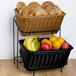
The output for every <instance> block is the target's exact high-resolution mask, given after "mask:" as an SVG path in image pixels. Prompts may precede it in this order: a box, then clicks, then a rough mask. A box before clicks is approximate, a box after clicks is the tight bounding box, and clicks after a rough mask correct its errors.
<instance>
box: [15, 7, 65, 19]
mask: <svg viewBox="0 0 76 76" xmlns="http://www.w3.org/2000/svg"><path fill="white" fill-rule="evenodd" d="M14 12H15V14H17V15H18V16H19V17H21V18H25V19H26V18H45V17H48V18H49V17H51V16H55V17H56V16H65V15H66V13H65V12H63V11H62V14H60V15H59V14H58V15H48V16H29V17H23V16H21V15H20V14H19V13H18V12H17V8H15V9H14Z"/></svg>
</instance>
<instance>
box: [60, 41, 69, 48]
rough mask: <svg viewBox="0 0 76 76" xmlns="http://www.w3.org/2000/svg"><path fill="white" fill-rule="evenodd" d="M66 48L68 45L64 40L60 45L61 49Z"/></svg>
mask: <svg viewBox="0 0 76 76" xmlns="http://www.w3.org/2000/svg"><path fill="white" fill-rule="evenodd" d="M68 48H70V45H69V43H67V42H64V43H63V44H62V46H61V49H68Z"/></svg>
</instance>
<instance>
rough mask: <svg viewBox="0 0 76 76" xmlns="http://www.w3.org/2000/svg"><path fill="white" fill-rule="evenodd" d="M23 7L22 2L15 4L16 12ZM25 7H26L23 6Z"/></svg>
mask: <svg viewBox="0 0 76 76" xmlns="http://www.w3.org/2000/svg"><path fill="white" fill-rule="evenodd" d="M24 5H25V3H24V2H18V3H17V10H18V11H19V10H20V8H22V7H23V6H24ZM25 6H26V5H25Z"/></svg>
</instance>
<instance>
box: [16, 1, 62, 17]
mask: <svg viewBox="0 0 76 76" xmlns="http://www.w3.org/2000/svg"><path fill="white" fill-rule="evenodd" d="M17 10H18V12H19V14H20V15H22V16H23V17H28V16H47V15H53V14H55V15H56V14H62V11H61V10H60V8H59V7H58V6H56V5H54V4H53V3H52V2H50V1H46V2H44V3H43V4H42V6H41V5H40V4H38V3H37V2H31V3H30V4H29V5H28V6H26V4H25V3H24V2H18V3H17Z"/></svg>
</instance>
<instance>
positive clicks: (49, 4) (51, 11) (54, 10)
mask: <svg viewBox="0 0 76 76" xmlns="http://www.w3.org/2000/svg"><path fill="white" fill-rule="evenodd" d="M42 7H43V8H44V9H45V10H47V11H48V12H49V14H50V15H52V14H61V13H62V11H61V10H60V8H59V7H58V6H56V5H54V4H53V3H52V2H50V1H46V2H44V3H43V4H42Z"/></svg>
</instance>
